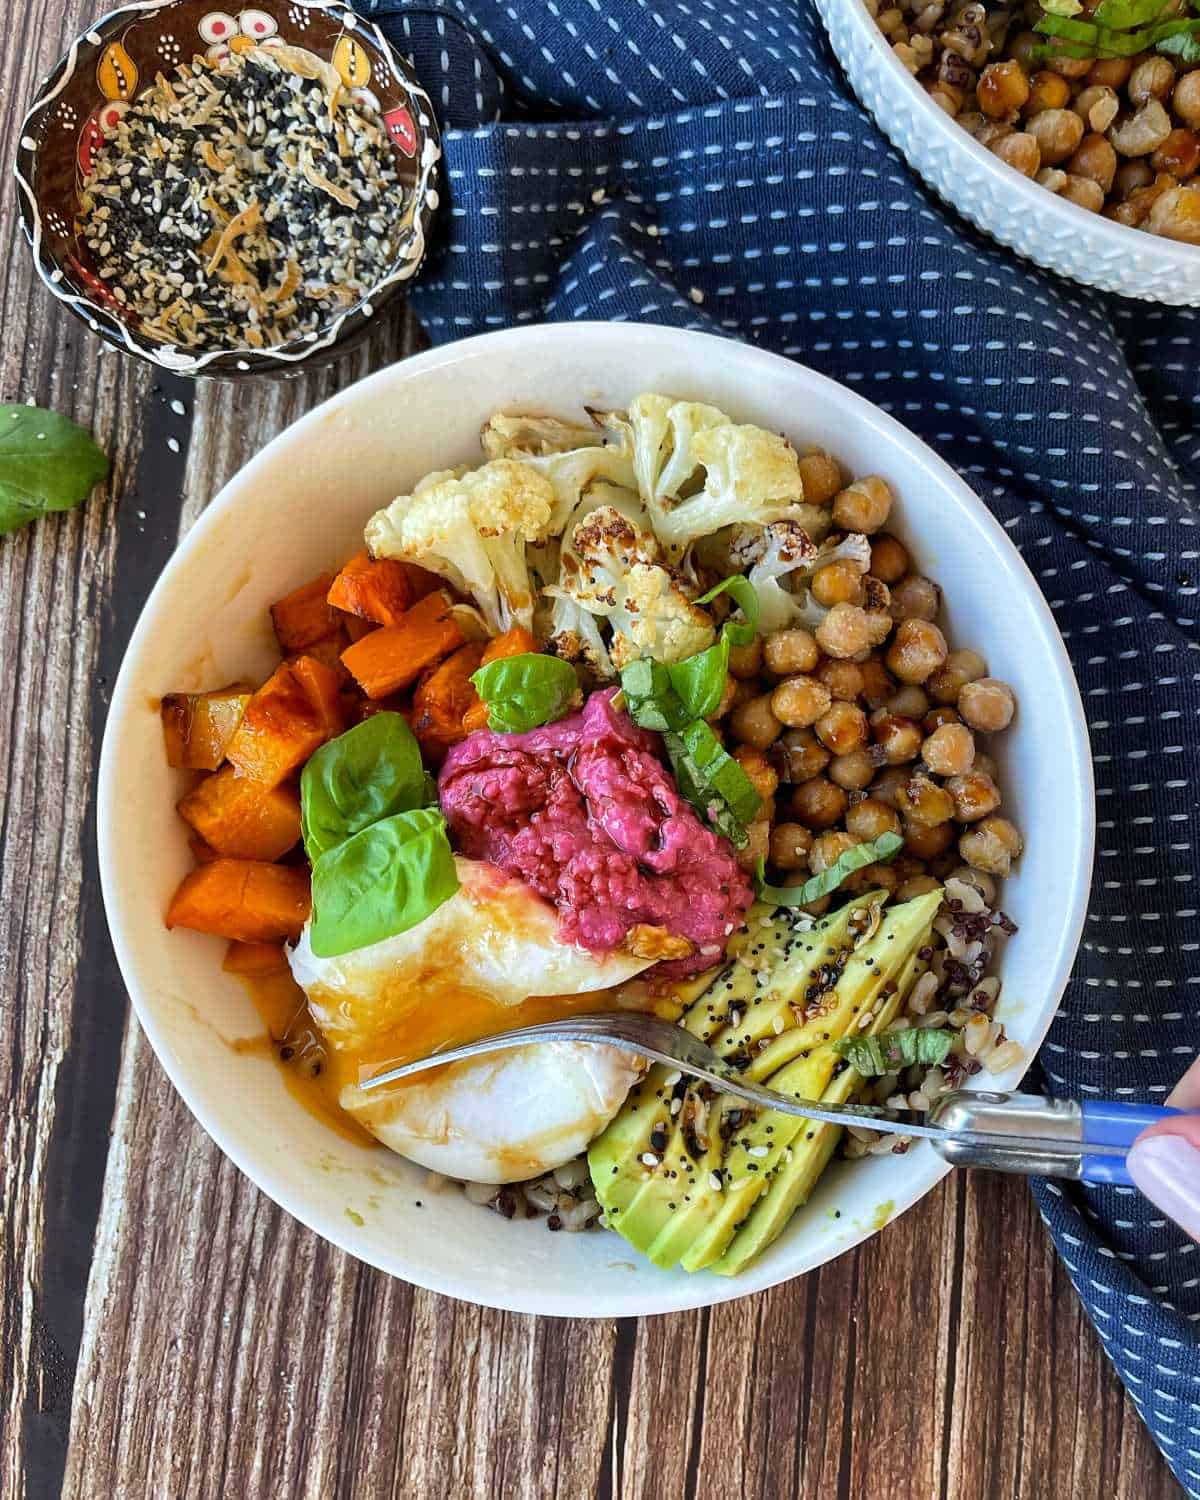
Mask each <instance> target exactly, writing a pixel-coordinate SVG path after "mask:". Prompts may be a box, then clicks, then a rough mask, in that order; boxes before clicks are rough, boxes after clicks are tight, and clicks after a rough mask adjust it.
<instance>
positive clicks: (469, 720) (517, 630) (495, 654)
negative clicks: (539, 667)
mask: <svg viewBox="0 0 1200 1500" xmlns="http://www.w3.org/2000/svg"><path fill="white" fill-rule="evenodd" d="M536 650H537V642H536V641H535V640H534V638H533V636H532V635H531V634H530V633H529V631H528V630H526V629H525V627H524V625H514V626H513V627H512V629H511V630H506V631H505V632H504V634H503V635H497V636H494V637H493V638H492V639H491V640H490V641H488V643H487V645H486V646H485V647H484V648H483V656H482V657H481V658H480V661H479V665H480V666H481V667H486V666H487V664H488V662H491V661H499V660H500V658H501V657H502V656H524V655H525V654H526V652H529V651H536ZM472 699H473V701H472V703H471V704H470V706H469V707H468V708H467V710H466V712H465V713H464V714H463V730H464V731H465V733H467V734H474V732H475V731H476V730H477V729H486V728H487V723H488V710H487V704H486V703H483V702H481V701H480V698H479V694H478V693H476V692H475V691H474V689H472Z"/></svg>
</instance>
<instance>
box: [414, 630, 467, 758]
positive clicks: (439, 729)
mask: <svg viewBox="0 0 1200 1500" xmlns="http://www.w3.org/2000/svg"><path fill="white" fill-rule="evenodd" d="M482 656H483V642H482V641H468V642H467V644H466V645H465V646H460V647H459V648H458V650H457V651H455V652H453V653H452V654H451V655H450V656H448V657H447V658H446V659H445V661H443V662H441V663H440V664H439V665H438V666H436V667H431V668H430V669H429V670H428V671H427V672H425V673H424V674H423V676H422V677H421V680H420V682H419V683H418V684H417V690H416V692H415V693H414V694H413V717H412V731H413V733H414V734H415V735H416V737H417V740H418V742H419V743H420V746H421V749H422V750H423V751H424V752H425V754H426V755H427V756H428V757H429V758H430V759H431V760H434V761H440V760H441V758H442V756H444V755H445V753H446V751H447V750H449V748H450V747H451V745H457V744H458V742H459V740H461V739H465V738H466V733H467V732H466V730H465V729H464V728H463V718H464V716H465V715H466V713H467V711H468V710H469V709H470V708H471V707H472V706H473V705H474V704H476V703H478V702H479V695H478V694H477V693H476V691H475V689H474V688H473V687H472V686H471V673H472V672H474V671H475V669H476V668H477V667H478V666H479V662H480V658H481V657H482Z"/></svg>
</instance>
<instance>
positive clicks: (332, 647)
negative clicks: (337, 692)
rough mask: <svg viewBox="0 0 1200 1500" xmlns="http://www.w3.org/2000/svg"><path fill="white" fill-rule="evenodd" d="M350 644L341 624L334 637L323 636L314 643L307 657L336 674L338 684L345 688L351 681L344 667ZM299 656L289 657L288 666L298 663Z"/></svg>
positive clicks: (307, 649)
mask: <svg viewBox="0 0 1200 1500" xmlns="http://www.w3.org/2000/svg"><path fill="white" fill-rule="evenodd" d="M349 644H350V637H349V636H348V635H347V634H346V632H345V630H343V628H342V626H341V623H340V622H339V623H338V625H337V628H336V629H335V630H334V633H333V634H332V635H327V636H323V637H322V638H321V640H319V641H314V642H313V643H312V645H311V646H308V647H306V648H305V650H304V653H303V654H304V655H305V656H311V657H312V659H313V660H314V661H319V662H320V663H321V664H322V666H326V667H328V668H329V670H330V671H331V672H333V673H335V674H336V676H337V679H338V682H339V683H340V684H341V685H342V687H345V686H346V684H347V683H348V682H349V681H350V673H349V672H347V671H346V669H345V667H344V666H342V652H343V651H344V650H345V649H346V647H347V646H348V645H349ZM298 660H299V657H298V656H289V657H288V664H289V665H291V664H292V663H293V662H295V661H298Z"/></svg>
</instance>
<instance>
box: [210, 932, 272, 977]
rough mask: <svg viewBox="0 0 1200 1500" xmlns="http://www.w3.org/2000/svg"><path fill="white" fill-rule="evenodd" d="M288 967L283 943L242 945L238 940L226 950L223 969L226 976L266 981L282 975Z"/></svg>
mask: <svg viewBox="0 0 1200 1500" xmlns="http://www.w3.org/2000/svg"><path fill="white" fill-rule="evenodd" d="M287 966H288V961H287V954H286V953H285V952H284V951H283V945H282V943H242V942H239V941H238V940H237V939H236V938H235V939H234V941H233V942H232V943H230V945H229V947H228V948H227V949H226V950H225V961H224V963H222V965H221V967H222V968H223V969H224V970H225V972H226V974H240V975H241V976H242V977H243V978H245V979H265V978H267V976H268V975H270V974H282V973H283V972H284V971H285V970H286V969H287Z"/></svg>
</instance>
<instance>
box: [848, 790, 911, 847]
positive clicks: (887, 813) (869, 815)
mask: <svg viewBox="0 0 1200 1500" xmlns="http://www.w3.org/2000/svg"><path fill="white" fill-rule="evenodd" d="M846 830H847V832H848V833H852V834H853V835H854V837H855V838H856V839H858V840H860V841H861V842H862V843H864V844H869V843H871V841H872V840H873V839H877V838H882V837H883V835H884V834H885V833H899V832H900V818H899V816H898V814H897V813H896V812H894V811H893V809H892V808H890V807H889V806H888V805H887V803H886V802H880V800H879V799H878V798H877V797H864V798H863V800H862V801H861V802H856V803H854V805H853V806H852V807H848V808H847V809H846Z"/></svg>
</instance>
